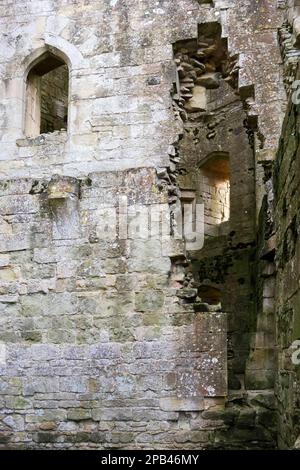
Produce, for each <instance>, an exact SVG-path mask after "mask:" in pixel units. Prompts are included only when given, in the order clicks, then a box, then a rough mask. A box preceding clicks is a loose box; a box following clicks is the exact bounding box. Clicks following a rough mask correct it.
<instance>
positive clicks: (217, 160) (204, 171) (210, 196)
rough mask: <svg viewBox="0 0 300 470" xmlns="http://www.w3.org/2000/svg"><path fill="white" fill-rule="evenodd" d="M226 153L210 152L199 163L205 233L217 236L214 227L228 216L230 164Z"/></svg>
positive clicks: (227, 218)
mask: <svg viewBox="0 0 300 470" xmlns="http://www.w3.org/2000/svg"><path fill="white" fill-rule="evenodd" d="M229 163H230V162H229V154H228V153H227V152H212V153H211V154H209V155H207V157H206V158H204V159H203V160H202V161H201V164H200V174H201V188H200V189H201V194H202V198H203V202H204V207H205V209H204V218H205V233H206V234H207V235H217V234H218V233H217V232H216V226H219V225H220V224H222V223H223V222H227V221H228V220H229V216H230V164H229Z"/></svg>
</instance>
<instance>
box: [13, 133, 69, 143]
mask: <svg viewBox="0 0 300 470" xmlns="http://www.w3.org/2000/svg"><path fill="white" fill-rule="evenodd" d="M66 141H67V131H66V130H62V131H54V132H51V133H49V134H40V135H38V136H37V137H25V138H24V139H18V140H17V141H16V144H17V146H18V147H39V146H40V145H48V144H62V143H65V142H66Z"/></svg>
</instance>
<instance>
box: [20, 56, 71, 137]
mask: <svg viewBox="0 0 300 470" xmlns="http://www.w3.org/2000/svg"><path fill="white" fill-rule="evenodd" d="M68 94H69V70H68V66H67V64H66V63H65V61H64V60H63V59H62V58H61V57H58V56H56V55H54V54H52V53H51V52H50V51H49V52H48V51H47V52H45V53H44V54H43V55H42V56H41V57H39V59H37V60H36V61H35V62H34V64H33V65H32V67H31V68H30V70H29V73H28V75H27V80H26V112H25V135H26V136H27V137H36V136H38V135H39V134H42V133H49V132H54V131H59V130H62V129H67V123H68Z"/></svg>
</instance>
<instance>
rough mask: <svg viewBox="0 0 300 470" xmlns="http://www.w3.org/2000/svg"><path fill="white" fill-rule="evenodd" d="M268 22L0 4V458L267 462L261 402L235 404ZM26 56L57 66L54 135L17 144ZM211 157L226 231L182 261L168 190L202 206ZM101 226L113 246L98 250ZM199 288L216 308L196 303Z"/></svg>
mask: <svg viewBox="0 0 300 470" xmlns="http://www.w3.org/2000/svg"><path fill="white" fill-rule="evenodd" d="M286 6H287V5H283V4H282V2H280V4H278V5H277V3H276V2H274V1H271V0H264V1H263V2H256V1H253V0H242V1H237V0H213V1H209V0H203V1H199V0H160V1H159V2H157V1H150V2H149V0H141V1H138V2H137V1H136V0H126V1H120V0H109V1H104V0H89V1H87V0H54V1H52V0H34V1H32V0H15V1H14V2H12V1H10V0H6V1H5V2H1V5H0V34H1V41H0V44H1V47H0V78H1V80H0V96H1V104H0V140H1V149H0V179H1V180H0V187H1V190H0V252H1V255H0V324H1V327H0V339H1V341H2V343H1V348H0V367H1V378H0V406H1V414H0V418H1V434H0V442H1V446H2V447H3V448H19V447H20V448H55V447H60V448H69V447H70V448H75V447H80V448H85V447H87V448H93V447H97V448H112V447H117V448H157V449H159V448H181V449H182V448H185V449H195V448H205V449H207V448H220V449H221V448H241V447H242V448H272V447H275V446H276V433H275V427H276V421H275V419H274V416H275V403H274V395H273V390H272V389H269V388H268V387H260V384H259V382H258V380H257V376H255V374H254V379H255V380H252V382H251V384H250V385H249V388H250V389H251V390H254V391H249V390H247V381H245V373H246V363H247V358H248V356H249V352H250V350H251V346H253V338H254V339H256V327H257V325H258V323H256V320H257V318H256V317H257V313H259V312H258V304H259V302H260V299H257V297H256V293H257V291H256V284H255V281H254V279H255V276H256V274H257V253H256V252H255V251H256V250H255V243H256V238H255V222H256V221H257V220H258V215H259V213H260V212H261V207H262V201H266V200H267V202H268V207H267V209H266V213H267V214H269V213H270V206H271V202H272V201H271V195H272V191H271V189H272V187H271V185H268V184H266V185H264V184H263V183H264V179H265V178H266V173H267V172H268V169H269V167H270V165H271V163H270V162H272V161H274V158H275V154H276V150H277V147H278V136H279V134H280V128H281V123H282V117H283V110H284V109H283V108H284V105H285V104H286V95H285V91H284V87H283V77H282V69H281V67H279V66H278V64H279V63H280V61H281V57H280V48H279V42H278V35H277V33H278V28H279V27H281V26H282V24H283V23H284V19H285V9H284V8H286ZM211 31H213V34H214V35H213V37H209V34H210V32H211ZM203 36H204V37H206V38H207V37H209V39H210V40H211V42H210V43H209V44H208V45H203V43H202V46H201V44H200V43H201V42H202V38H203ZM187 45H188V47H187V50H186V51H181V52H180V51H179V53H180V54H181V56H180V57H177V56H176V54H177V52H178V50H179V49H180V48H182V47H183V49H184V47H185V46H187ZM195 45H196V46H199V49H200V50H199V53H198V47H196V49H197V50H196V51H195V50H194V48H195ZM210 47H212V49H210ZM178 48H179V49H178ZM191 49H192V54H194V53H195V52H196V53H197V54H198V56H197V58H196V59H195V57H192V56H191V55H190V52H191ZM203 49H204V50H205V49H209V50H208V51H207V50H206V51H205V52H203ZM220 50H221V54H219V52H220ZM45 53H51V54H54V55H55V56H57V57H58V58H60V59H61V60H63V61H64V62H65V63H66V64H67V65H68V68H69V110H68V129H67V131H57V132H54V133H49V134H42V135H39V136H36V137H35V138H26V135H25V133H24V131H25V107H26V83H25V82H26V76H27V73H28V71H29V70H30V69H31V67H32V65H33V64H35V63H36V61H38V60H39V58H40V57H41V56H42V55H43V54H45ZM203 54H204V56H203ZM185 56H187V57H185ZM203 57H204V58H205V60H204V62H205V64H203V61H202V62H201V60H202V59H201V58H203ZM199 59H201V60H200V61H199ZM186 60H187V62H186ZM184 63H185V65H184ZM203 66H204V68H205V73H204V69H203ZM180 67H181V76H180V73H179V71H178V68H179V69H180ZM186 68H187V69H189V71H190V72H192V76H193V78H192V79H191V78H190V77H186V76H185V75H186ZM194 68H196V69H198V75H197V72H195V70H194ZM199 70H200V71H199ZM202 72H203V73H202ZM179 78H181V79H184V80H185V81H184V82H183V81H181V82H180V80H179ZM187 78H188V80H187ZM221 78H222V80H221ZM196 82H197V83H196ZM216 82H217V85H218V86H217V87H215V84H216ZM230 87H231V88H230ZM176 89H177V92H179V93H180V96H177V97H175V95H176V93H175V91H176ZM191 89H194V92H193V93H191ZM199 103H200V105H199ZM194 113H196V114H194ZM197 113H198V117H197ZM199 113H200V114H199ZM220 151H221V152H226V153H227V154H228V155H229V161H230V180H231V181H230V189H231V191H230V220H229V221H228V223H227V222H226V223H225V224H220V226H219V230H218V233H215V234H214V237H211V238H210V239H209V238H206V240H205V244H204V248H203V249H201V250H198V249H197V250H188V251H187V250H186V246H185V244H184V241H183V240H174V239H172V238H170V234H172V233H173V232H174V209H175V208H178V207H180V196H181V193H180V191H181V189H186V190H193V191H194V192H195V197H196V201H197V202H200V201H201V200H202V198H203V187H201V181H200V180H201V178H200V177H201V172H199V168H200V166H201V161H202V158H206V157H207V155H209V154H211V153H213V152H220ZM268 181H270V179H269V180H268ZM265 195H267V199H266V198H265ZM204 196H205V195H204ZM120 197H121V201H124V199H122V197H123V198H124V197H126V201H127V202H128V208H129V211H128V212H127V210H126V211H125V210H124V206H122V204H121V205H120ZM162 207H163V208H164V216H165V218H164V223H165V226H167V231H166V232H165V233H164V237H162V236H161V234H159V233H158V232H157V231H156V230H157V222H158V220H159V217H160V211H161V209H162ZM137 208H139V210H140V211H142V209H144V210H146V211H148V212H149V214H150V216H149V217H148V219H146V223H144V224H142V225H141V224H140V226H139V229H140V230H141V226H142V227H147V225H148V222H149V223H150V221H152V222H155V227H156V229H155V230H154V236H152V237H151V239H148V238H144V237H143V234H142V233H140V232H139V231H138V229H137V223H138V221H139V220H140V219H139V217H140V215H139V214H138V213H136V212H135V211H136V209H137ZM138 212H139V211H138ZM148 212H147V213H148ZM113 214H114V215H113ZM149 214H148V215H149ZM120 217H121V219H122V218H123V219H126V217H127V221H128V222H129V225H130V230H131V231H129V233H126V237H121V236H120V233H119V232H117V236H116V237H114V238H113V239H112V238H110V236H111V235H112V234H113V232H114V229H115V227H117V228H118V229H119V228H120V227H119V225H118V224H119V220H120ZM293 217H294V215H293ZM116 221H117V222H116ZM144 222H145V219H144ZM279 233H280V232H279ZM152 235H153V234H152ZM266 239H268V237H267V238H266ZM279 244H280V238H279ZM292 255H293V253H292V254H291V256H292ZM279 282H280V281H279ZM207 284H209V287H210V288H211V289H213V291H214V292H220V296H219V297H218V300H221V304H219V303H216V302H213V303H212V304H210V303H209V302H202V301H201V296H200V293H201V288H202V292H203V287H204V288H206V286H207ZM279 289H281V286H280V285H279ZM227 320H228V322H227ZM227 325H228V338H227ZM227 339H228V344H229V348H228V358H227V357H226V356H227V354H226V352H227ZM268 344H269V343H268ZM253 349H254V350H255V348H253ZM227 359H228V364H229V388H230V395H229V397H228V390H227V375H228V374H227ZM258 362H259V358H258V359H257V357H254V360H253V361H252V368H251V367H250V366H248V370H250V369H251V370H254V371H257V370H262V369H259V368H257V367H256V365H257V363H258ZM263 370H265V369H263ZM280 383H281V382H280ZM245 384H246V388H245ZM257 384H259V385H257ZM255 385H256V386H257V389H259V388H264V390H263V391H261V390H257V389H256V390H255ZM280 396H283V395H282V394H280ZM225 402H226V406H225ZM282 415H283V416H287V418H286V419H289V420H290V419H292V417H291V414H286V415H284V414H282ZM282 429H285V428H284V427H283V428H282Z"/></svg>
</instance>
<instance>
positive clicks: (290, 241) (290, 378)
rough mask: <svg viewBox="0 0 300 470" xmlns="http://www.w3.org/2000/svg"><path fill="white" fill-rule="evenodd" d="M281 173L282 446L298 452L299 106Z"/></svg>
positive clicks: (291, 114) (290, 116)
mask: <svg viewBox="0 0 300 470" xmlns="http://www.w3.org/2000/svg"><path fill="white" fill-rule="evenodd" d="M275 170H276V172H275V183H276V184H275V189H276V239H277V252H276V267H277V284H276V293H277V294H276V327H277V341H278V351H279V358H278V377H277V383H276V396H277V400H278V412H279V445H280V446H281V447H283V448H292V447H294V445H295V443H296V442H297V444H296V445H299V440H300V439H299V435H300V422H299V416H300V411H299V409H300V390H299V383H300V375H299V374H300V367H299V364H298V362H299V353H297V350H298V351H299V345H300V342H299V339H300V307H299V295H300V292H299V276H300V272H299V253H300V252H299V247H300V240H299V187H300V186H299V105H293V104H291V105H290V106H289V109H288V112H287V116H286V121H285V124H284V128H283V133H282V141H281V145H280V147H279V152H278V159H277V163H276V168H275ZM295 341H296V343H295ZM293 354H294V355H295V356H294V359H293ZM295 360H296V362H295Z"/></svg>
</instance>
